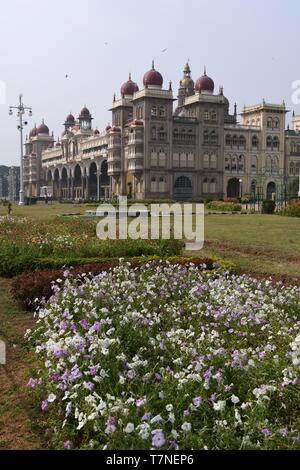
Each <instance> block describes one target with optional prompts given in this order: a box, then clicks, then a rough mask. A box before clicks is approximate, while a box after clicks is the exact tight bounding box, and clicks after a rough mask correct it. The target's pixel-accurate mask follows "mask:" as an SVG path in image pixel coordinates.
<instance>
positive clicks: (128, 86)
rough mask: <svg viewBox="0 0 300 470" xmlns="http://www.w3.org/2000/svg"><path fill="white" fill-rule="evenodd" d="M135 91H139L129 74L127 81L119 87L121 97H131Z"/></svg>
mask: <svg viewBox="0 0 300 470" xmlns="http://www.w3.org/2000/svg"><path fill="white" fill-rule="evenodd" d="M137 91H139V87H138V86H137V84H136V83H135V82H133V81H132V80H131V74H129V79H128V80H127V82H125V83H123V85H122V86H121V95H122V96H125V95H130V96H132V95H133V94H134V93H136V92H137Z"/></svg>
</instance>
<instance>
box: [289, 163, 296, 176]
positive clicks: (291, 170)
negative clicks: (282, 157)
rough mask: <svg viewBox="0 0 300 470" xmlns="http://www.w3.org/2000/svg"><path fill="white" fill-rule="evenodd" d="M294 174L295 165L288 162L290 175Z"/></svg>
mask: <svg viewBox="0 0 300 470" xmlns="http://www.w3.org/2000/svg"><path fill="white" fill-rule="evenodd" d="M294 174H295V163H294V162H290V175H294Z"/></svg>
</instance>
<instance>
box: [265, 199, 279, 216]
mask: <svg viewBox="0 0 300 470" xmlns="http://www.w3.org/2000/svg"><path fill="white" fill-rule="evenodd" d="M275 208H276V203H275V201H272V200H270V199H267V200H265V201H263V203H262V213H263V214H274V212H275Z"/></svg>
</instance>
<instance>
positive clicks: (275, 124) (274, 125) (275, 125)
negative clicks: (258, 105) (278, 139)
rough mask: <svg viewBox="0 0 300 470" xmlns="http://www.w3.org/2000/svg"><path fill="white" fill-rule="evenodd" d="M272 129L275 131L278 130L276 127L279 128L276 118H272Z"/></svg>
mask: <svg viewBox="0 0 300 470" xmlns="http://www.w3.org/2000/svg"><path fill="white" fill-rule="evenodd" d="M273 127H274V128H275V129H278V127H279V119H278V118H274V120H273Z"/></svg>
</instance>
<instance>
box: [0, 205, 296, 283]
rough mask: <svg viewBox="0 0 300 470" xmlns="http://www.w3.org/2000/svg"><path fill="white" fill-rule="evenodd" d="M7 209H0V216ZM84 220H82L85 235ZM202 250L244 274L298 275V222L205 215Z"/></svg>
mask: <svg viewBox="0 0 300 470" xmlns="http://www.w3.org/2000/svg"><path fill="white" fill-rule="evenodd" d="M89 208H90V206H88V207H87V206H86V205H84V204H48V205H45V204H38V205H36V206H25V207H19V206H13V214H14V215H17V216H22V215H23V216H25V217H30V218H31V217H32V218H33V219H38V220H41V221H45V220H49V219H55V217H57V216H58V215H62V214H65V215H66V214H80V213H83V212H84V211H85V210H86V209H89ZM5 213H6V208H4V207H3V206H0V215H4V214H5ZM84 223H85V219H82V227H83V233H84ZM205 240H206V241H205V246H204V250H202V251H201V255H216V256H220V257H223V258H227V259H229V260H232V261H233V262H235V263H236V264H237V265H238V267H239V268H241V269H242V270H246V271H252V272H259V273H268V274H280V275H285V274H286V275H292V276H294V275H295V276H298V275H299V274H300V219H298V218H292V217H281V216H278V215H260V214H255V215H231V214H226V215H222V214H220V215H208V214H207V215H206V217H205Z"/></svg>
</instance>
